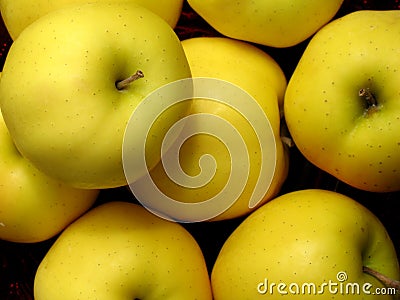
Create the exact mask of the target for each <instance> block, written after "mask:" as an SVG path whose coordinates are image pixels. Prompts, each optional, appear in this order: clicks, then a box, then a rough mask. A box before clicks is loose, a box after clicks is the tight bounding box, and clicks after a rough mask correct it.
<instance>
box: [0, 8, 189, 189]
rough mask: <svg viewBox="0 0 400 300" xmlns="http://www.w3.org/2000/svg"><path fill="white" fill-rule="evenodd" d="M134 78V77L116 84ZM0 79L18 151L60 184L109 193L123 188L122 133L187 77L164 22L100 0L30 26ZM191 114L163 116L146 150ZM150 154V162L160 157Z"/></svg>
mask: <svg viewBox="0 0 400 300" xmlns="http://www.w3.org/2000/svg"><path fill="white" fill-rule="evenodd" d="M131 75H135V76H134V78H136V79H137V80H134V81H133V82H131V83H130V84H122V85H121V84H120V83H121V82H125V80H124V79H129V78H131ZM139 75H141V76H139ZM143 75H144V77H143ZM2 76H3V77H2V80H1V84H0V106H1V110H2V112H3V116H4V120H5V122H6V124H7V127H8V128H9V131H10V134H11V136H12V137H13V139H14V141H15V144H16V146H17V147H18V149H19V150H20V152H21V153H22V154H23V155H24V156H25V157H27V158H28V159H29V160H30V161H31V162H32V164H33V165H34V166H35V167H37V168H38V169H39V170H41V171H42V172H44V173H45V174H48V175H49V176H51V177H53V178H56V179H57V180H60V181H63V182H66V183H68V184H70V185H71V186H74V187H79V188H94V189H103V188H112V187H117V186H122V185H126V184H127V182H126V178H125V175H124V172H123V167H122V158H121V157H122V143H123V135H124V131H125V128H126V125H127V122H128V120H129V118H130V116H131V115H132V113H133V111H134V110H135V109H136V108H137V106H138V105H139V103H141V101H142V100H143V99H144V98H145V97H146V96H147V95H148V94H149V93H151V92H152V91H154V90H155V89H157V88H158V87H160V86H163V85H165V84H167V83H170V82H173V81H175V80H179V79H182V78H187V77H190V76H191V74H190V68H189V65H188V62H187V60H186V57H185V53H184V51H183V49H182V46H181V42H180V40H179V39H178V37H177V35H176V34H175V32H174V31H173V30H172V28H171V27H170V26H168V24H167V23H165V22H164V21H163V20H162V19H161V18H160V17H159V16H157V15H155V14H153V13H151V12H150V11H149V10H147V9H145V8H143V7H141V6H138V5H137V4H135V3H133V2H131V1H128V2H127V1H122V2H121V1H110V2H103V1H100V2H93V3H88V4H80V5H74V6H68V7H65V8H62V9H58V10H55V11H52V12H50V13H48V14H47V15H45V16H43V17H41V18H40V19H38V20H37V21H36V22H34V23H33V24H31V25H30V26H29V27H28V28H26V29H25V30H24V31H23V32H22V33H21V35H20V36H19V37H18V39H17V40H16V41H14V43H13V44H12V45H11V48H10V50H9V52H8V54H7V58H6V61H5V64H4V68H3V75H2ZM187 110H188V107H187V106H186V108H185V107H182V109H171V110H169V111H168V112H167V113H166V115H167V116H166V117H165V118H164V121H163V122H161V123H162V124H160V125H159V126H156V128H154V130H153V131H152V132H151V135H152V137H153V139H152V140H151V141H150V142H149V148H150V149H152V148H153V147H155V144H157V143H158V142H159V138H158V136H161V135H162V131H163V128H164V127H168V126H167V124H168V123H169V122H174V121H176V120H179V119H180V118H181V117H182V115H184V114H186V113H187ZM160 139H161V138H160ZM138 143H139V145H135V146H137V147H136V149H137V148H139V147H140V146H141V144H143V143H144V141H141V140H139V141H138ZM132 155H133V156H134V155H135V153H133V154H132ZM150 156H152V159H150V160H151V161H153V162H152V163H151V164H153V165H155V164H156V163H157V162H158V160H159V159H160V157H159V153H157V152H155V151H152V152H151V153H150ZM136 171H137V172H138V177H139V176H140V175H142V173H144V172H145V171H146V170H136Z"/></svg>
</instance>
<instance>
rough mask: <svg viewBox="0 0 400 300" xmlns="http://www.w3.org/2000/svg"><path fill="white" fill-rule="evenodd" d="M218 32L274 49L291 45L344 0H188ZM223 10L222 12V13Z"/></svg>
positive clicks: (332, 14)
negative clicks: (233, 1)
mask: <svg viewBox="0 0 400 300" xmlns="http://www.w3.org/2000/svg"><path fill="white" fill-rule="evenodd" d="M188 3H189V4H190V6H191V7H192V8H193V9H194V10H195V11H196V12H197V13H198V14H199V15H200V16H201V17H203V18H204V19H205V20H206V21H207V22H208V23H209V24H210V25H211V26H212V27H214V28H215V29H216V30H217V31H219V32H220V33H221V34H223V35H225V36H228V37H231V38H235V39H239V40H244V41H248V42H252V43H257V44H261V45H266V46H272V47H277V48H283V47H291V46H294V45H297V44H299V43H300V42H302V41H304V40H306V39H307V38H309V37H310V36H311V35H312V34H314V33H315V32H316V31H317V30H318V29H319V28H321V27H322V26H323V25H325V24H326V23H328V22H329V21H330V20H331V19H332V18H333V17H334V15H335V14H336V12H337V11H338V10H339V8H340V6H341V5H342V3H343V0H329V1H319V0H306V1H304V0H303V1H295V0H291V1H279V0H270V1H264V0H257V1H244V0H240V1H235V3H232V1H230V0H188ZM222 12H223V13H222Z"/></svg>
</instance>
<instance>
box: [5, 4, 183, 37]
mask: <svg viewBox="0 0 400 300" xmlns="http://www.w3.org/2000/svg"><path fill="white" fill-rule="evenodd" d="M96 1H100V2H106V1H109V0H51V1H48V0H38V1H29V0H0V11H1V16H2V17H3V20H4V23H5V25H6V28H7V30H8V32H9V34H10V36H11V38H12V39H13V40H15V39H16V38H17V37H18V36H19V35H20V33H21V32H22V31H23V30H24V29H25V27H27V26H28V25H29V24H31V23H33V22H34V21H35V20H37V19H39V18H40V17H42V16H44V15H45V14H47V13H49V12H51V11H53V10H57V9H59V8H63V7H66V6H69V5H73V4H80V3H87V2H96ZM111 1H112V2H118V1H120V0H111ZM129 1H131V2H133V3H137V4H140V5H141V6H143V7H146V8H148V9H149V10H151V11H153V12H154V13H156V14H157V15H159V16H160V17H162V18H163V19H164V20H165V21H166V22H167V23H168V24H169V25H170V26H171V27H175V25H176V23H177V22H178V19H179V17H180V14H181V11H182V4H183V0H163V1H158V0H129Z"/></svg>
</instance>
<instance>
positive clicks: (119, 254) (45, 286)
mask: <svg viewBox="0 0 400 300" xmlns="http://www.w3.org/2000/svg"><path fill="white" fill-rule="evenodd" d="M34 295H35V300H54V299H57V300H64V299H65V300H71V299H97V300H109V299H113V300H119V299H121V300H122V299H149V300H158V299H159V300H168V299H170V300H190V299H193V300H195V299H197V300H211V299H212V296H211V285H210V280H209V275H208V272H207V268H206V264H205V261H204V257H203V254H202V252H201V249H200V247H199V246H198V244H197V242H196V240H195V239H194V238H193V237H192V235H191V234H190V233H189V232H188V231H186V230H185V229H184V228H183V227H182V226H181V225H180V224H178V223H174V222H170V221H167V220H164V219H161V218H159V217H157V216H155V215H153V214H151V213H150V212H148V211H147V210H146V209H144V208H143V207H142V206H139V205H136V204H132V203H128V202H119V201H112V202H108V203H106V204H103V205H101V206H98V207H96V208H94V209H92V210H91V211H89V212H88V213H86V214H85V215H83V216H82V217H81V218H79V219H78V220H77V221H75V222H74V223H72V224H71V225H70V226H68V227H67V228H66V229H65V230H64V231H63V233H62V234H61V235H60V236H59V238H58V239H57V240H56V242H55V243H54V244H53V245H52V246H51V248H50V249H49V251H48V253H47V254H46V255H45V257H44V259H43V260H42V262H41V263H40V265H39V267H38V270H37V273H36V276H35V281H34Z"/></svg>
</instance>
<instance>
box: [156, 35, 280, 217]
mask: <svg viewBox="0 0 400 300" xmlns="http://www.w3.org/2000/svg"><path fill="white" fill-rule="evenodd" d="M182 45H183V48H184V51H185V54H186V57H187V59H188V62H189V66H190V69H191V73H192V76H193V77H194V78H196V77H197V78H201V77H205V78H214V79H219V80H221V82H222V81H226V82H229V83H230V84H233V85H236V86H237V87H238V88H240V89H242V90H243V91H245V93H246V94H245V93H244V94H243V95H242V94H240V96H239V97H241V98H240V99H239V100H238V101H239V102H243V103H248V102H247V101H249V102H252V103H249V104H248V105H251V104H253V103H255V104H256V105H257V107H258V109H259V110H260V111H261V114H260V115H257V114H255V117H253V115H251V114H247V113H246V112H245V111H244V110H242V109H241V108H240V107H238V106H235V104H233V103H234V102H231V103H230V104H228V103H229V101H226V99H222V97H221V99H217V100H219V101H214V100H215V99H214V100H212V99H204V98H196V99H194V100H193V103H192V108H191V110H190V114H189V116H192V117H193V118H192V119H190V121H188V122H191V123H190V126H191V127H192V131H193V132H195V133H197V134H194V135H192V136H190V137H189V138H188V139H187V140H186V141H185V143H183V144H182V147H181V149H180V151H179V157H180V159H179V164H180V165H176V166H175V168H182V170H184V172H186V174H188V176H193V177H196V176H197V177H198V176H203V175H204V174H207V171H209V170H210V169H212V167H213V165H212V164H206V163H205V161H201V160H202V158H204V157H205V156H206V155H208V156H212V157H213V160H214V161H215V173H214V175H213V176H212V178H210V180H209V181H206V180H204V182H205V183H204V184H203V185H200V186H197V187H196V188H186V185H184V184H182V182H178V183H177V182H176V181H174V180H171V179H170V178H169V177H168V175H167V173H166V171H165V169H166V163H165V162H160V163H159V164H158V165H157V166H156V167H155V168H154V169H153V170H152V171H151V172H150V173H151V176H152V177H153V179H154V182H155V184H157V186H158V187H159V188H160V189H161V191H163V192H164V193H165V194H166V195H168V196H169V197H171V198H172V199H174V200H177V201H182V202H187V203H200V202H203V201H206V200H210V199H215V198H213V197H218V196H216V195H226V196H224V197H225V198H226V197H233V196H232V194H233V193H232V190H233V187H232V185H235V187H236V186H240V187H243V190H242V192H241V193H240V195H239V196H238V197H237V198H236V201H235V202H234V204H233V205H232V206H230V207H228V206H227V207H225V210H224V211H221V213H219V214H218V215H216V216H215V217H212V220H223V219H231V218H235V217H238V216H243V215H245V214H248V213H249V212H250V211H252V210H254V208H255V207H252V206H251V198H252V195H253V193H254V191H255V190H256V189H257V190H259V191H260V195H261V197H260V198H259V199H258V201H259V202H258V205H260V204H261V203H264V202H265V201H267V200H268V199H271V198H272V197H273V196H274V195H276V194H277V193H278V192H279V190H280V187H281V186H282V184H283V182H284V181H285V179H286V175H287V172H288V156H287V155H288V153H287V152H286V150H287V149H285V146H284V145H283V143H282V141H281V138H280V104H282V101H283V95H284V91H285V88H286V79H285V76H284V74H283V72H282V70H281V68H280V67H279V65H278V64H277V63H276V62H275V61H274V60H273V58H272V57H271V56H269V55H268V54H267V53H265V52H263V51H262V50H260V49H258V48H256V47H255V46H253V45H250V44H249V43H245V42H242V41H238V40H233V39H230V38H225V37H198V38H192V39H186V40H183V41H182ZM195 83H196V81H195ZM220 88H221V89H225V87H223V86H221V87H220ZM209 89H210V90H213V91H214V97H216V98H218V97H219V96H218V95H221V94H223V93H219V92H218V89H219V87H218V86H210V87H209ZM226 89H227V87H226ZM238 94H239V93H238ZM238 94H235V95H234V92H233V93H232V94H231V93H230V94H229V95H230V96H229V97H230V99H228V100H233V98H235V97H237V95H238ZM248 94H249V95H251V97H246V95H248ZM229 97H227V98H229ZM232 106H233V107H232ZM251 112H252V113H253V112H256V109H254V110H252V111H251ZM199 115H202V116H203V115H211V116H213V117H218V119H211V117H210V118H209V119H207V120H205V119H204V118H205V117H204V118H200V117H199V118H196V117H197V116H199ZM207 117H208V116H207ZM220 119H223V120H226V121H227V122H229V124H230V126H232V127H233V128H234V130H236V131H237V132H238V133H239V135H240V137H241V139H242V141H243V143H244V144H245V147H246V149H247V155H248V158H249V161H248V163H246V162H245V160H244V159H245V156H240V157H235V154H234V150H236V149H237V148H239V146H240V145H239V142H238V141H236V140H235V141H234V140H233V138H231V136H230V135H229V134H225V133H224V131H223V130H220V131H218V130H215V131H214V130H213V129H215V128H218V127H220V128H221V126H222V125H219V124H220V123H219V121H220ZM217 121H218V122H217ZM204 123H210V127H211V128H210V129H206V128H205V126H204V125H205V124H204ZM256 123H258V124H263V125H262V126H260V127H256V126H253V125H256ZM207 128H208V127H207ZM232 130H233V129H232ZM267 131H271V135H272V140H273V143H262V142H260V140H261V139H260V138H259V137H260V135H261V134H262V133H265V132H267ZM260 143H261V144H260ZM263 155H264V156H263ZM265 156H267V157H274V159H275V161H274V162H273V166H274V168H273V170H272V173H271V174H270V173H268V174H266V173H262V172H261V169H262V164H264V165H266V163H265V160H266V159H265ZM237 166H239V167H238V168H237V170H238V171H237V172H240V173H243V174H246V172H248V176H247V178H246V179H245V180H244V181H240V182H239V181H229V180H230V179H231V178H232V177H234V175H233V173H235V172H236V171H235V167H237ZM171 168H172V167H171ZM247 168H249V169H247ZM263 176H264V177H268V178H270V181H269V182H268V183H265V184H261V185H262V186H260V185H259V182H260V181H261V179H262V178H261V179H260V177H263ZM225 190H226V191H225ZM233 200H235V199H233ZM210 201H214V200H210ZM192 209H193V210H196V206H194V207H193V208H192Z"/></svg>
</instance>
